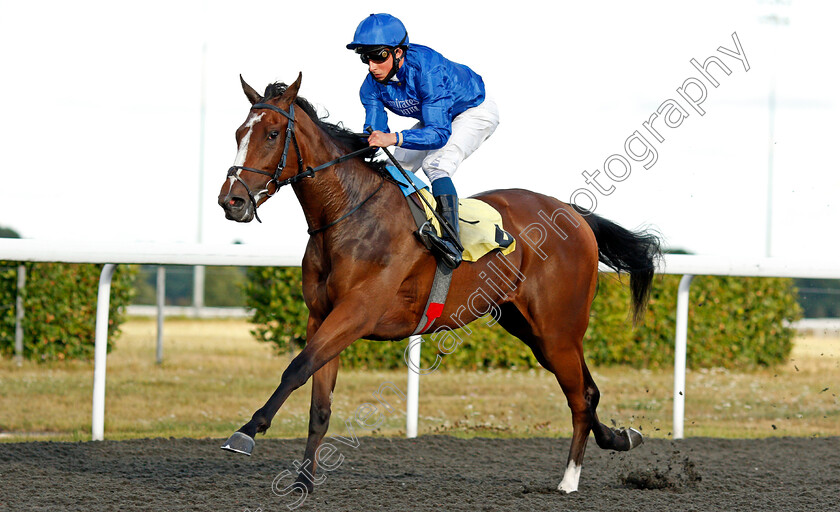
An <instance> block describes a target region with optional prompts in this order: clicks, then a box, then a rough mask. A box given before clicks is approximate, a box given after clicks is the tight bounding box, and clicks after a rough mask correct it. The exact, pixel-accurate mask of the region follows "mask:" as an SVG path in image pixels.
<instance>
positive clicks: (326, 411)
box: [309, 403, 332, 437]
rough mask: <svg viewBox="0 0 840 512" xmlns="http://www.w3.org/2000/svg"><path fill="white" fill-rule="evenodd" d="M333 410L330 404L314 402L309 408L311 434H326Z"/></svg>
mask: <svg viewBox="0 0 840 512" xmlns="http://www.w3.org/2000/svg"><path fill="white" fill-rule="evenodd" d="M331 414H332V410H331V409H330V406H329V405H326V406H324V405H318V404H315V403H313V404H312V407H311V408H310V409H309V434H310V435H320V436H322V437H323V436H324V434H326V433H327V429H328V428H329V425H330V415H331Z"/></svg>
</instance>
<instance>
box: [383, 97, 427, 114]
mask: <svg viewBox="0 0 840 512" xmlns="http://www.w3.org/2000/svg"><path fill="white" fill-rule="evenodd" d="M385 103H387V104H388V107H389V108H390V109H391V110H393V111H394V112H396V113H398V114H400V115H403V116H405V115H411V114H416V113H417V112H420V107H418V106H417V105H419V104H420V100H417V99H414V98H408V99H405V100H385Z"/></svg>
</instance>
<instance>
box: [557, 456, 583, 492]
mask: <svg viewBox="0 0 840 512" xmlns="http://www.w3.org/2000/svg"><path fill="white" fill-rule="evenodd" d="M580 469H581V466H578V465H576V464H575V461H573V460H571V461H569V466H568V467H567V468H566V473H565V474H564V475H563V481H562V482H560V485H558V486H557V490H558V491H564V492H565V493H566V494H569V493H570V492H576V491H577V490H578V482H579V481H580Z"/></svg>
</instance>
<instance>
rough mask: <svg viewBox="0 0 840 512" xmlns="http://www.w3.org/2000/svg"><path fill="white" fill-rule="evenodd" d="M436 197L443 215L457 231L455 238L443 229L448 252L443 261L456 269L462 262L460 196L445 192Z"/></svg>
mask: <svg viewBox="0 0 840 512" xmlns="http://www.w3.org/2000/svg"><path fill="white" fill-rule="evenodd" d="M435 199H436V200H437V202H438V205H439V207H440V213H441V215H442V216H443V218H444V219H446V222H448V223H449V225H450V226H451V227H452V230H453V231H454V232H455V237H454V238H453V237H452V235H450V234H449V232H448V231H447V230H446V229H443V228H442V229H441V231H443V242H444V244H445V247H446V252H447V254H446V255H445V256H446V257H444V258H443V262H444V264H445V265H446V266H447V267H449V268H451V269H456V268H458V265H460V264H461V249H459V247H460V245H461V242H460V235H459V234H458V196H456V195H454V194H445V195H440V196H437V197H435Z"/></svg>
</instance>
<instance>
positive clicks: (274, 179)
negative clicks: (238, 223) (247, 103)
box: [227, 102, 385, 235]
mask: <svg viewBox="0 0 840 512" xmlns="http://www.w3.org/2000/svg"><path fill="white" fill-rule="evenodd" d="M251 109H252V110H253V109H268V110H273V111H274V112H277V113H278V114H282V115H283V116H285V117H286V118H287V119H288V120H289V124H288V125H287V126H286V141H285V142H284V143H283V155H282V156H281V157H280V161H279V162H277V167H276V168H275V169H274V173H271V172H268V171H263V170H262V169H254V168H253V167H245V166H243V165H233V166H231V167H230V169H228V173H227V175H228V178H234V179H236V181H238V182H239V183H241V184H242V186H243V187H245V191H246V192H248V199H249V200H250V201H251V204H253V205H254V217H255V218H256V219H257V222H260V223H262V220H260V217H259V215H257V199H256V198H255V196H254V194H253V193H252V192H251V189H250V188H249V187H248V185H247V184H246V183H245V181H243V180H242V178H241V177H240V176H239V175H240V173H241V172H242V171H248V172H255V173H257V174H262V175H263V176H268V177H269V178H270V179H269V180H268V182H266V184H265V188H264V189H262V190H260V191H259V192H257V196H259V195H261V194H262V193H263V192H265V193H266V195H267V196H268V197H271V196H273V195H274V194H276V193H277V191H278V190H280V188H281V187H285V186H286V185H293V184H295V183H297V182H299V181H303V180H304V179H306V178H313V177H315V173H316V172H318V171H322V170H324V169H327V168H329V167H332V166H333V165H336V164H340V163H343V162H346V161H348V160H352V159H353V158H356V157H359V156H362V155H365V154H367V153H371V150H372V149H373V150H374V151H376V150H375V149H374V148H371V147H367V148H362V149H358V150H356V151H353V152H351V153H347V154H346V155H341V156H340V157H338V158H336V159H334V160H330V161H329V162H326V163H323V164H321V165H319V166H317V167H315V168H312V167H309V166H307V167H306V170H305V171H302V169H303V157H302V156H301V154H300V147H299V146H298V142H297V136H295V104H294V102H292V104H291V105H289V111H288V112H286V111H285V110H283V109H281V108H279V107H275V106H274V105H271V104H268V103H255V104H254V105H253V106H252V107H251ZM289 141H292V143H293V144H294V145H295V153H297V157H298V171H299V172H298V174H295V175H294V176H292V177H291V178H287V179H285V180H280V176H281V175H282V174H283V170H284V169H285V168H286V156H287V155H288V153H289ZM300 171H302V172H300ZM271 183H273V184H274V192H270V191H269V190H268V185H269V184H271ZM384 183H385V180H384V179H383V180H382V183H380V184H379V187H377V189H376V190H374V191H373V193H372V194H370V195H369V196H367V197H366V198H365V199H364V201H362V202H361V203H359V204H357V205H356V206H355V207H353V209H352V210H350V211H349V212H347V213H345V214H344V215H342V216H341V217H339V218H338V219H336V220H334V221H333V222H330V223H329V224H327V225H326V226H322V227H320V228H316V229H309V230H307V233H309V234H310V235H313V234H315V233H319V232H321V231H324V230H326V229H327V228H329V227H332V226H334V225H336V224H338V223H339V222H341V221H342V220H344V219H346V218H347V217H349V216H350V215H352V214H353V213H355V212H356V210H358V209H359V208H361V207H362V205H363V204H365V203H366V202H368V200H369V199H370V198H372V197H373V196H374V195H376V193H377V192H379V190H380V189H381V188H382V185H383V184H384Z"/></svg>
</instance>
